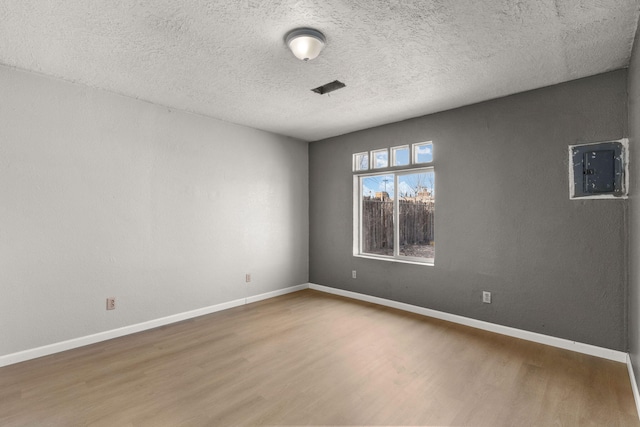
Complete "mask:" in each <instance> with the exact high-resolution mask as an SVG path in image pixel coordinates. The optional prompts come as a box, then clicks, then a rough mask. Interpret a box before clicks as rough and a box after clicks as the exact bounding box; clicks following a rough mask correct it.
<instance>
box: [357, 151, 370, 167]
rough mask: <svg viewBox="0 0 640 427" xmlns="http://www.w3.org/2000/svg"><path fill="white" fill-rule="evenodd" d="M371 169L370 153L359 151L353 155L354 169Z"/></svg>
mask: <svg viewBox="0 0 640 427" xmlns="http://www.w3.org/2000/svg"><path fill="white" fill-rule="evenodd" d="M367 169H369V153H357V154H354V155H353V170H354V171H366V170H367Z"/></svg>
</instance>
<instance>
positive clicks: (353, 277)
mask: <svg viewBox="0 0 640 427" xmlns="http://www.w3.org/2000/svg"><path fill="white" fill-rule="evenodd" d="M351 278H352V279H355V278H357V275H356V271H355V270H352V271H351Z"/></svg>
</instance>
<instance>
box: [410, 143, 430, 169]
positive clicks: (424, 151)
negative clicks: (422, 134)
mask: <svg viewBox="0 0 640 427" xmlns="http://www.w3.org/2000/svg"><path fill="white" fill-rule="evenodd" d="M432 161H433V144H431V143H430V142H423V143H420V144H413V163H415V164H419V163H431V162H432Z"/></svg>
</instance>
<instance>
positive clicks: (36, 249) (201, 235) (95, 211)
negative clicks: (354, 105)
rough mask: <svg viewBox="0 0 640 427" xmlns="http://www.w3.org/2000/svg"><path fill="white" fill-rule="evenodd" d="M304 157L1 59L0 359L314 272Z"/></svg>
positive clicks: (282, 140)
mask: <svg viewBox="0 0 640 427" xmlns="http://www.w3.org/2000/svg"><path fill="white" fill-rule="evenodd" d="M307 154H308V144H307V143H306V142H301V141H297V140H293V139H290V138H286V137H282V136H278V135H274V134H270V133H266V132H261V131H257V130H254V129H249V128H245V127H242V126H236V125H232V124H229V123H225V122H221V121H218V120H214V119H209V118H205V117H200V116H196V115H192V114H186V113H182V112H176V111H171V110H168V109H167V108H164V107H160V106H157V105H153V104H149V103H146V102H141V101H137V100H134V99H131V98H125V97H121V96H117V95H114V94H110V93H107V92H104V91H99V90H95V89H91V88H87V87H84V86H79V85H74V84H70V83H65V82H62V81H59V80H54V79H50V78H46V77H42V76H38V75H35V74H29V73H25V72H20V71H16V70H13V69H9V68H6V67H0V295H1V296H2V297H1V298H0V356H2V355H7V354H11V353H15V352H18V351H21V350H27V349H31V348H35V347H39V346H43V345H46V344H51V343H56V342H59V341H63V340H67V339H71V338H79V337H83V336H86V335H90V334H94V333H98V332H102V331H107V330H111V329H115V328H118V327H123V326H128V325H133V324H136V323H140V322H144V321H148V320H153V319H157V318H161V317H165V316H169V315H172V314H179V313H183V312H186V311H190V310H195V309H198V308H203V307H207V306H210V305H215V304H219V303H223V302H228V301H232V300H236V299H241V298H245V297H247V296H250V295H256V294H261V293H264V292H269V291H273V290H276V289H280V288H284V287H288V286H292V285H298V284H303V283H307V281H308V247H309V246H308V230H309V228H308V227H309V223H308V218H309V216H308V197H307V192H308V156H307ZM245 273H251V274H252V279H253V280H252V282H251V283H250V284H246V283H245ZM111 296H113V297H116V300H117V309H116V310H115V311H108V312H107V311H106V310H105V299H106V298H107V297H111Z"/></svg>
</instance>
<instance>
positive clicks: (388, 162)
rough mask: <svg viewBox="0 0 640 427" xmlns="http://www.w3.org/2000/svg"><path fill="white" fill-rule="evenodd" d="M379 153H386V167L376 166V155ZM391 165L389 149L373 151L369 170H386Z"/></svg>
mask: <svg viewBox="0 0 640 427" xmlns="http://www.w3.org/2000/svg"><path fill="white" fill-rule="evenodd" d="M377 153H384V154H386V155H387V165H386V166H378V165H377V164H376V154H377ZM390 164H391V158H390V156H389V149H388V148H381V149H379V150H371V154H370V156H369V166H370V167H369V169H386V168H388V167H389V166H390Z"/></svg>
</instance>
